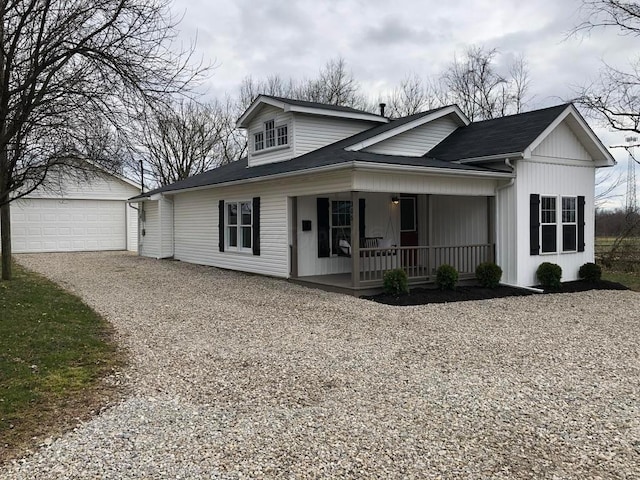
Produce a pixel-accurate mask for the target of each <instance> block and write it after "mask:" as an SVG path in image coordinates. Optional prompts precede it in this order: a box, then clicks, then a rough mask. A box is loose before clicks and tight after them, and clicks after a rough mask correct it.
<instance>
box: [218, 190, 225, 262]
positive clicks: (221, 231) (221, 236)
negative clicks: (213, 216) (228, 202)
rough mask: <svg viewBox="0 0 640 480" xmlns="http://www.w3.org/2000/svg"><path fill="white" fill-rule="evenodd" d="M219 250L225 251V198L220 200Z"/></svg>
mask: <svg viewBox="0 0 640 480" xmlns="http://www.w3.org/2000/svg"><path fill="white" fill-rule="evenodd" d="M218 250H220V251H221V252H224V200H220V201H219V202H218Z"/></svg>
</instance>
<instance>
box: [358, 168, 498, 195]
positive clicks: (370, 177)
mask: <svg viewBox="0 0 640 480" xmlns="http://www.w3.org/2000/svg"><path fill="white" fill-rule="evenodd" d="M495 187H496V180H495V179H489V178H482V177H479V178H462V177H453V176H451V177H448V176H434V175H426V174H418V173H381V172H367V171H356V174H355V180H354V186H353V189H354V190H358V191H361V192H398V193H400V192H402V193H433V194H441V195H462V196H466V195H471V196H482V195H484V196H489V195H493V194H494V191H495Z"/></svg>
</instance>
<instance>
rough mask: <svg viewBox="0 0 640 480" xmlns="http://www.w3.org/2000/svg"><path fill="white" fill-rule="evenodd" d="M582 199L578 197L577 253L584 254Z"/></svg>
mask: <svg viewBox="0 0 640 480" xmlns="http://www.w3.org/2000/svg"><path fill="white" fill-rule="evenodd" d="M584 203H585V202H584V197H578V251H579V252H584Z"/></svg>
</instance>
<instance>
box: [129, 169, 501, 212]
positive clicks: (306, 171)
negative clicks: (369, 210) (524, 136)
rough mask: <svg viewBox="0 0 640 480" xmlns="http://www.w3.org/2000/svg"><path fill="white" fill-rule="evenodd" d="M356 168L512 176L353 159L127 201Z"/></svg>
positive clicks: (450, 174) (480, 171)
mask: <svg viewBox="0 0 640 480" xmlns="http://www.w3.org/2000/svg"><path fill="white" fill-rule="evenodd" d="M349 168H353V169H358V170H369V171H377V172H379V171H382V170H384V171H387V172H394V173H395V172H400V173H412V174H416V173H424V174H433V175H438V176H448V177H451V176H470V177H484V178H511V177H513V174H512V173H506V172H497V171H496V172H493V171H482V170H463V169H455V168H446V167H424V166H420V165H398V164H393V163H380V162H367V161H363V160H354V161H349V162H342V163H333V164H331V165H323V166H321V167H312V168H306V169H302V170H295V171H290V172H282V173H276V174H272V175H264V176H260V177H255V178H247V179H241V180H232V181H228V182H221V183H212V184H208V185H198V186H195V187H187V188H181V189H176V190H169V191H165V192H159V193H157V194H153V195H146V196H145V197H141V196H138V197H133V198H131V199H129V200H128V202H129V203H137V202H140V201H147V200H157V199H159V198H160V197H161V196H165V195H174V194H177V193H185V192H193V191H196V190H207V189H210V188H218V187H230V186H234V185H240V184H245V183H256V182H263V181H269V180H279V179H282V178H289V177H295V176H299V175H308V174H310V173H323V172H330V171H334V170H342V169H349Z"/></svg>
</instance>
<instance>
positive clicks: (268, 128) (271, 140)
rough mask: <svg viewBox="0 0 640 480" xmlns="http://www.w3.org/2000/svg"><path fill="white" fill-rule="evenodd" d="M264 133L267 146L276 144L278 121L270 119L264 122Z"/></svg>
mask: <svg viewBox="0 0 640 480" xmlns="http://www.w3.org/2000/svg"><path fill="white" fill-rule="evenodd" d="M264 133H265V138H266V139H267V148H271V147H275V146H276V122H275V120H269V121H268V122H264Z"/></svg>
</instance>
